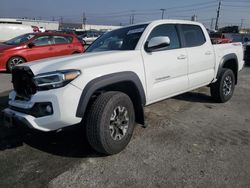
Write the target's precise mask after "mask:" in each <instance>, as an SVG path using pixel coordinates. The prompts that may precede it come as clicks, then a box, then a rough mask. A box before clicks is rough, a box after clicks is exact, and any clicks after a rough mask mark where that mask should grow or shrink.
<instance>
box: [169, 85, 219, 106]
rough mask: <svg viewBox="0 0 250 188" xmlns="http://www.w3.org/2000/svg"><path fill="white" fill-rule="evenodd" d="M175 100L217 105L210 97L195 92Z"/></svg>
mask: <svg viewBox="0 0 250 188" xmlns="http://www.w3.org/2000/svg"><path fill="white" fill-rule="evenodd" d="M202 89H203V88H202ZM173 98H174V99H176V100H181V101H188V102H196V103H215V102H214V100H213V98H212V97H211V96H210V95H207V94H205V93H199V92H194V91H191V92H188V93H184V94H181V95H178V96H176V97H173Z"/></svg>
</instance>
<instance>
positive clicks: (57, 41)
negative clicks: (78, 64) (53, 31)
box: [53, 36, 72, 44]
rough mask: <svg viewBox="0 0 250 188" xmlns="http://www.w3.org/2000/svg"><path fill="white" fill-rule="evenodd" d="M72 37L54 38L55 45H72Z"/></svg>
mask: <svg viewBox="0 0 250 188" xmlns="http://www.w3.org/2000/svg"><path fill="white" fill-rule="evenodd" d="M70 38H72V37H64V36H53V39H54V42H55V44H69V43H71V41H72V39H70Z"/></svg>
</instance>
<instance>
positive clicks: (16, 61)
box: [7, 56, 25, 72]
mask: <svg viewBox="0 0 250 188" xmlns="http://www.w3.org/2000/svg"><path fill="white" fill-rule="evenodd" d="M24 62H25V60H24V59H23V58H21V57H18V56H17V57H12V58H10V59H9V61H8V62H7V71H8V72H12V69H13V68H14V67H15V66H17V65H19V64H22V63H24Z"/></svg>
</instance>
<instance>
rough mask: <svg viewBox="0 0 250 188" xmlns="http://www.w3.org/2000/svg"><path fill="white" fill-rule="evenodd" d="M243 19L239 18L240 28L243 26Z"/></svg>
mask: <svg viewBox="0 0 250 188" xmlns="http://www.w3.org/2000/svg"><path fill="white" fill-rule="evenodd" d="M244 20H245V19H241V22H240V29H242V27H243V22H244Z"/></svg>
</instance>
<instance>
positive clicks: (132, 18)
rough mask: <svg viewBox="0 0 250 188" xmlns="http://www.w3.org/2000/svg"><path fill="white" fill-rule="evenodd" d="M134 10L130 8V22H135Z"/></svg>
mask: <svg viewBox="0 0 250 188" xmlns="http://www.w3.org/2000/svg"><path fill="white" fill-rule="evenodd" d="M134 12H135V11H134V10H132V15H131V24H134V22H135V14H134Z"/></svg>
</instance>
